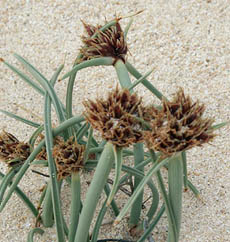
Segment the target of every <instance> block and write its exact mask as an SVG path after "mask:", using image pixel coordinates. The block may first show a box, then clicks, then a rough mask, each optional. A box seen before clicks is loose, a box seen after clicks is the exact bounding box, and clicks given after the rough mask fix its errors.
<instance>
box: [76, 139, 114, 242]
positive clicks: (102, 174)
mask: <svg viewBox="0 0 230 242" xmlns="http://www.w3.org/2000/svg"><path fill="white" fill-rule="evenodd" d="M113 162H114V154H113V145H112V144H110V143H107V144H106V145H105V147H104V150H103V152H102V154H101V157H100V159H99V161H98V165H97V168H96V171H95V173H94V176H93V180H92V182H91V184H90V187H89V189H88V191H87V194H86V199H85V202H84V205H83V209H82V212H81V215H80V220H79V224H78V229H77V233H76V236H75V240H74V241H75V242H80V241H81V242H86V240H87V236H88V233H89V228H90V224H91V221H92V218H93V214H94V211H95V209H96V205H97V202H98V200H99V198H100V195H101V193H102V190H103V188H104V186H105V184H106V181H107V178H108V176H109V173H110V170H111V168H112V165H113Z"/></svg>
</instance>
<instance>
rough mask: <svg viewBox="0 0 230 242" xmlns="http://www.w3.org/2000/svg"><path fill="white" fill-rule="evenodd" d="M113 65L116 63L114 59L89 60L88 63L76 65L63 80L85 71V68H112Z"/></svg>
mask: <svg viewBox="0 0 230 242" xmlns="http://www.w3.org/2000/svg"><path fill="white" fill-rule="evenodd" d="M113 63H114V59H113V58H112V57H101V58H95V59H91V60H87V61H84V62H81V63H80V64H78V65H75V66H74V67H73V69H72V70H71V71H69V72H67V73H66V74H65V75H64V76H63V77H62V78H61V80H64V79H65V78H67V77H69V76H71V75H74V74H75V73H77V72H78V71H80V70H81V69H84V68H87V67H90V66H111V65H113Z"/></svg>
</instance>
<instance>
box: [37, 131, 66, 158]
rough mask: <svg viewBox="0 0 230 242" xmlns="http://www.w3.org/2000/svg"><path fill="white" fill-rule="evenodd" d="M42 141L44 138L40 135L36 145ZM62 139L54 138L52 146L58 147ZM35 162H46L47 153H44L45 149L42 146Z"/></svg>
mask: <svg viewBox="0 0 230 242" xmlns="http://www.w3.org/2000/svg"><path fill="white" fill-rule="evenodd" d="M43 139H44V136H43V135H41V137H40V140H39V142H38V144H39V143H40V142H41V141H42V140H43ZM62 142H63V139H62V138H61V137H60V136H56V137H55V138H54V141H53V145H54V146H55V145H58V144H59V143H62ZM36 160H47V153H46V147H45V146H43V147H42V149H41V151H40V152H39V153H38V155H37V156H36Z"/></svg>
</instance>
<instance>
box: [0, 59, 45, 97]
mask: <svg viewBox="0 0 230 242" xmlns="http://www.w3.org/2000/svg"><path fill="white" fill-rule="evenodd" d="M3 63H4V64H6V65H7V66H8V67H9V68H10V69H11V70H12V71H13V72H15V73H16V74H17V75H18V76H19V77H20V78H21V79H22V80H24V81H25V82H26V83H28V84H29V85H30V86H32V87H33V88H34V89H35V90H36V91H37V92H39V93H40V94H42V95H43V96H44V95H45V92H44V90H42V88H41V87H40V86H38V85H37V84H36V83H35V82H34V81H32V80H31V79H30V78H29V77H28V76H27V75H25V74H24V73H22V72H21V71H19V70H18V69H17V68H16V67H14V66H12V65H10V64H9V63H8V62H6V61H3Z"/></svg>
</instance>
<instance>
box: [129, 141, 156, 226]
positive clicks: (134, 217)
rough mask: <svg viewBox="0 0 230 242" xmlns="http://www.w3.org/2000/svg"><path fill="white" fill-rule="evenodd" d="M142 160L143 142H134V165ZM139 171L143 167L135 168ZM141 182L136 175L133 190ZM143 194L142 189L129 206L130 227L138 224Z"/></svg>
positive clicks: (142, 170) (142, 169)
mask: <svg viewBox="0 0 230 242" xmlns="http://www.w3.org/2000/svg"><path fill="white" fill-rule="evenodd" d="M143 160H144V149H143V144H135V145H134V165H135V168H136V167H137V166H138V165H139V164H140V163H141V162H142V161H143ZM136 169H138V170H139V171H141V172H144V167H143V166H142V167H140V168H136ZM140 182H141V179H140V178H138V177H135V179H134V190H135V189H137V187H138V185H139V183H140ZM143 195H144V191H142V192H141V193H140V195H139V196H138V197H137V199H136V200H135V202H134V203H133V206H132V208H131V212H130V219H129V224H130V226H131V227H133V226H136V225H138V223H139V220H140V215H141V210H142V203H143ZM153 199H154V198H153Z"/></svg>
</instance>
